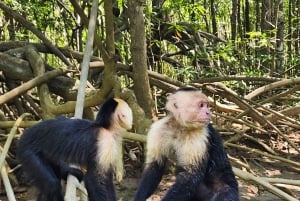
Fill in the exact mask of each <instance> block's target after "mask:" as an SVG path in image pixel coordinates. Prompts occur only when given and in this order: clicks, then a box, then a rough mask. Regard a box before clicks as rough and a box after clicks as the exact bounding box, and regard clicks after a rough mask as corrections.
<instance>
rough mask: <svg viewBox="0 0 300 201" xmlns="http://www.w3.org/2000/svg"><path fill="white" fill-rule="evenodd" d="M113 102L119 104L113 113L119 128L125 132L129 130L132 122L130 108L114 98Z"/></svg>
mask: <svg viewBox="0 0 300 201" xmlns="http://www.w3.org/2000/svg"><path fill="white" fill-rule="evenodd" d="M115 100H116V101H117V102H118V103H119V104H118V107H117V108H116V112H115V119H116V122H118V123H119V126H121V127H122V128H124V129H126V130H129V129H131V128H132V121H133V117H132V110H131V108H130V107H129V106H128V104H127V103H126V102H125V101H123V100H122V99H117V98H115Z"/></svg>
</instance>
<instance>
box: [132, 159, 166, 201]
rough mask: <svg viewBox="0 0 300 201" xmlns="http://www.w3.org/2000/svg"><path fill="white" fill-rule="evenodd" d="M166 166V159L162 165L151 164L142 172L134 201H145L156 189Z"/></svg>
mask: <svg viewBox="0 0 300 201" xmlns="http://www.w3.org/2000/svg"><path fill="white" fill-rule="evenodd" d="M165 166H166V159H165V160H164V161H163V162H162V163H158V162H157V161H154V162H152V163H151V164H149V165H148V167H147V168H146V169H145V170H144V172H143V175H142V179H141V181H140V184H139V187H138V190H137V192H136V194H135V197H134V200H135V201H145V200H146V199H147V198H148V197H149V196H150V195H151V194H152V193H153V192H154V190H155V189H156V187H157V186H158V184H159V182H160V181H161V178H162V176H163V172H164V169H165Z"/></svg>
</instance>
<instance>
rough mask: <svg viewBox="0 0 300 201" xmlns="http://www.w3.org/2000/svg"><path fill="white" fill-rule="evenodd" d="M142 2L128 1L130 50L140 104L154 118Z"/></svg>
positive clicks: (148, 115) (147, 114) (135, 88)
mask: <svg viewBox="0 0 300 201" xmlns="http://www.w3.org/2000/svg"><path fill="white" fill-rule="evenodd" d="M142 4H143V2H142V1H136V0H129V1H128V10H129V19H130V36H131V44H130V50H131V55H132V66H133V80H134V93H135V95H136V98H137V101H138V104H139V105H140V106H141V107H142V108H143V109H144V111H145V114H146V116H147V117H148V118H150V119H152V118H154V116H155V112H154V107H153V106H154V104H153V100H152V96H151V90H150V84H149V77H148V73H147V52H146V34H145V24H144V16H143V7H142Z"/></svg>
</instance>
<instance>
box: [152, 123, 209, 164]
mask: <svg viewBox="0 0 300 201" xmlns="http://www.w3.org/2000/svg"><path fill="white" fill-rule="evenodd" d="M169 121H170V118H169V117H166V118H163V119H161V120H159V121H157V122H156V123H154V124H153V125H152V127H151V129H150V131H149V133H148V138H147V161H146V163H147V164H150V163H151V162H153V161H158V162H159V163H160V162H161V161H162V160H163V157H167V158H170V157H171V158H173V156H175V159H176V161H177V165H179V166H190V165H196V164H197V163H199V162H201V160H202V159H203V158H204V157H205V156H206V154H207V143H208V131H207V128H206V127H205V128H202V129H190V130H184V129H181V128H179V127H177V128H176V126H175V127H174V126H173V125H172V124H170V125H169V124H168V122H169Z"/></svg>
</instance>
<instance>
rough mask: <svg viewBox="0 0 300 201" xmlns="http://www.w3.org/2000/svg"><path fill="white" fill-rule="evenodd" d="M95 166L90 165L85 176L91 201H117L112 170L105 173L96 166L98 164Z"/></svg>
mask: <svg viewBox="0 0 300 201" xmlns="http://www.w3.org/2000/svg"><path fill="white" fill-rule="evenodd" d="M93 166H94V167H91V166H89V167H90V168H88V171H87V173H86V174H85V176H84V182H85V185H86V188H87V192H88V197H89V201H98V200H105V201H116V196H115V189H114V185H113V178H112V177H113V172H112V170H109V172H107V173H104V172H101V170H99V169H97V168H96V164H95V165H93Z"/></svg>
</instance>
